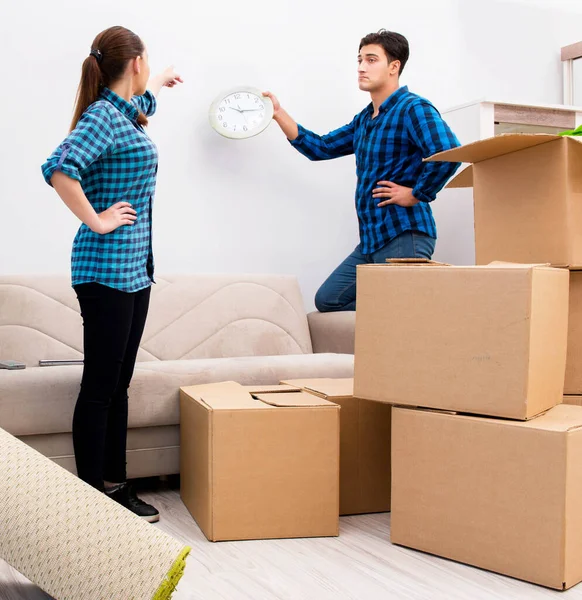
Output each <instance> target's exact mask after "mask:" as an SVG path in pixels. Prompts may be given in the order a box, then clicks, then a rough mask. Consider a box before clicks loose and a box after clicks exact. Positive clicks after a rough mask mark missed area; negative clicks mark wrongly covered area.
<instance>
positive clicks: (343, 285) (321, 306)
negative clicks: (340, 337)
mask: <svg viewBox="0 0 582 600" xmlns="http://www.w3.org/2000/svg"><path fill="white" fill-rule="evenodd" d="M435 243H436V240H435V239H434V238H432V237H430V236H428V235H426V234H425V233H420V232H418V231H405V232H404V233H401V234H400V235H399V236H397V237H395V238H394V239H393V240H391V241H390V242H388V244H386V246H384V247H383V248H380V250H377V251H376V252H374V253H373V254H362V253H361V252H360V246H359V245H358V246H356V249H355V250H354V251H353V252H352V253H351V254H350V255H349V256H348V257H347V258H346V259H345V260H344V262H342V264H341V265H340V266H339V267H338V268H337V269H336V270H335V271H334V272H333V273H332V274H331V275H330V276H329V277H328V278H327V279H326V281H325V282H324V283H323V285H322V286H321V287H320V288H319V290H318V291H317V294H315V306H316V308H317V310H318V311H319V312H334V311H338V310H356V267H357V266H358V265H365V264H370V263H384V262H386V259H387V258H431V257H432V253H433V252H434V247H435Z"/></svg>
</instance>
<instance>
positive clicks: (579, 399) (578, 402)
mask: <svg viewBox="0 0 582 600" xmlns="http://www.w3.org/2000/svg"><path fill="white" fill-rule="evenodd" d="M564 404H570V405H572V406H582V396H564Z"/></svg>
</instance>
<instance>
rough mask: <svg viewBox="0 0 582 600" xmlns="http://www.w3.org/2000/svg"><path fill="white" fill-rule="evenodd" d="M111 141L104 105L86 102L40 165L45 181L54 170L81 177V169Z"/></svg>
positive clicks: (107, 114)
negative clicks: (64, 134) (89, 104)
mask: <svg viewBox="0 0 582 600" xmlns="http://www.w3.org/2000/svg"><path fill="white" fill-rule="evenodd" d="M113 145H114V136H113V129H112V124H111V116H110V114H109V111H108V110H107V108H104V107H99V106H97V105H95V106H90V107H89V108H88V109H87V110H86V111H85V112H84V113H83V115H82V117H81V119H79V122H78V123H77V126H76V127H75V129H73V131H71V133H70V134H69V135H68V136H67V137H66V138H65V140H64V141H63V142H62V143H61V144H60V145H59V146H58V148H57V149H56V150H55V151H54V152H53V153H52V154H51V156H50V157H49V158H48V160H47V161H46V162H45V163H44V164H43V165H42V174H43V176H44V179H45V181H46V182H47V183H48V184H49V185H52V184H51V178H52V176H53V175H54V173H55V171H61V172H62V173H64V174H65V175H67V176H68V177H70V178H71V179H76V180H77V181H82V179H83V171H84V170H85V169H87V167H89V166H90V165H91V164H92V163H94V162H95V161H96V160H98V159H99V158H101V157H102V156H103V155H105V154H106V153H107V152H109V151H110V150H111V148H112V147H113Z"/></svg>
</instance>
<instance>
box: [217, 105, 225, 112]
mask: <svg viewBox="0 0 582 600" xmlns="http://www.w3.org/2000/svg"><path fill="white" fill-rule="evenodd" d="M218 110H219V111H220V112H224V111H225V110H226V108H224V106H221V107H220V108H219V109H218Z"/></svg>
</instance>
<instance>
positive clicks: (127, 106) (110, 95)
mask: <svg viewBox="0 0 582 600" xmlns="http://www.w3.org/2000/svg"><path fill="white" fill-rule="evenodd" d="M101 98H103V99H104V100H107V101H108V102H111V104H113V106H115V108H117V110H119V111H120V112H122V113H123V114H124V115H125V116H126V117H127V118H128V119H129V120H130V121H137V117H138V115H139V111H138V110H137V108H136V107H135V106H134V105H133V104H132V103H131V102H128V101H127V100H125V99H123V98H122V97H121V96H118V95H117V94H116V93H115V92H112V91H111V90H110V89H109V88H107V87H106V88H103V90H101Z"/></svg>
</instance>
